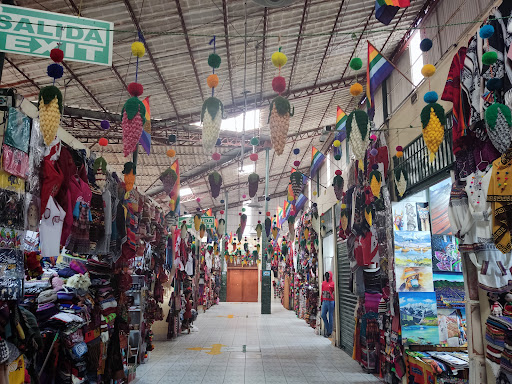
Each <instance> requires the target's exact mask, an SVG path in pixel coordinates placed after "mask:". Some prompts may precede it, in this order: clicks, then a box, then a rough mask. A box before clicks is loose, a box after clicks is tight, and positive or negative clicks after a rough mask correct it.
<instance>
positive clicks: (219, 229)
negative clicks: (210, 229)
mask: <svg viewBox="0 0 512 384" xmlns="http://www.w3.org/2000/svg"><path fill="white" fill-rule="evenodd" d="M225 232H226V220H224V219H219V224H218V225H217V235H219V236H222V235H224V233H225Z"/></svg>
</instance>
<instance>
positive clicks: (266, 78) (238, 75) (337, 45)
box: [2, 0, 424, 210]
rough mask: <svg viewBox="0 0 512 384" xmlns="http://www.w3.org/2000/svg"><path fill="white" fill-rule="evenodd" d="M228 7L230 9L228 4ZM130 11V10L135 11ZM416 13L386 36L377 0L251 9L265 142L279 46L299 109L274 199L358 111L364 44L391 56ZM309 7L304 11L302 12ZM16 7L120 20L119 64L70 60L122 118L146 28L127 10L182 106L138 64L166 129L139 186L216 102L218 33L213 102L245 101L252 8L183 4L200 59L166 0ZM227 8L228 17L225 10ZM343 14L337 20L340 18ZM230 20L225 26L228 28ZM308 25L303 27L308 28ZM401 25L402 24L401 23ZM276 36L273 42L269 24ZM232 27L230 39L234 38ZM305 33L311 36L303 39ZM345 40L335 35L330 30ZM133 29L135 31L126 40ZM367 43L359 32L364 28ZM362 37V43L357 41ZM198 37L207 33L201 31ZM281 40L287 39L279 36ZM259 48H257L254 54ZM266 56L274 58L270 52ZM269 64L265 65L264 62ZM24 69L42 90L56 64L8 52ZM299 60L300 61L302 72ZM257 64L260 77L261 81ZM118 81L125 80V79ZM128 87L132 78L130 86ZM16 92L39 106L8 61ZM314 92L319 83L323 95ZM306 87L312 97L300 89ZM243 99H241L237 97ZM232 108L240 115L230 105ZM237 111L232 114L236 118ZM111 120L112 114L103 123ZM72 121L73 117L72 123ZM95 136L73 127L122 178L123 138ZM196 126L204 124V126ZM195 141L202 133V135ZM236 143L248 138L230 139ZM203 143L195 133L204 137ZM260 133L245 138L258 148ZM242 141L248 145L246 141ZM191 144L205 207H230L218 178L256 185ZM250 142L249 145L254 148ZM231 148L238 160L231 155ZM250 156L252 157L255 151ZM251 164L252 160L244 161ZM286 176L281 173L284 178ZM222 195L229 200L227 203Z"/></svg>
mask: <svg viewBox="0 0 512 384" xmlns="http://www.w3.org/2000/svg"><path fill="white" fill-rule="evenodd" d="M223 1H225V4H223ZM127 3H128V5H127ZM411 3H412V4H411V6H410V7H409V8H407V9H404V10H400V11H399V12H398V14H397V16H396V18H395V20H394V21H393V22H392V23H391V25H390V26H389V28H393V27H395V26H396V27H397V28H398V30H397V31H395V32H393V33H390V32H389V31H383V32H380V33H368V31H372V30H374V29H379V30H382V29H383V28H385V27H384V26H383V25H382V24H380V23H379V22H378V21H377V20H375V17H374V16H373V7H374V5H375V2H374V0H344V1H329V0H309V1H306V3H304V2H303V1H297V2H296V3H294V4H293V5H292V6H290V7H287V8H283V9H267V11H266V12H265V9H264V8H262V7H260V6H258V5H256V4H254V3H253V2H251V1H248V2H247V31H248V35H249V37H248V39H247V40H248V41H247V74H246V75H247V77H246V87H247V90H248V92H249V93H248V99H247V105H248V107H249V108H253V107H254V100H255V95H256V96H257V104H258V106H260V105H263V107H262V109H261V115H260V129H259V135H261V136H266V137H268V136H269V130H268V124H267V117H268V103H267V102H266V100H268V99H269V98H271V97H272V96H273V95H274V92H273V90H272V86H271V83H272V78H273V77H274V76H276V75H277V73H278V71H277V69H276V68H274V67H273V66H272V64H271V62H270V56H271V54H272V53H273V52H275V51H276V50H277V49H278V47H279V46H282V51H283V52H285V53H286V54H287V56H288V64H287V65H286V66H285V67H283V69H282V71H281V75H282V76H284V77H285V79H286V81H287V85H288V83H289V82H290V79H291V84H290V91H291V92H290V96H289V98H290V101H291V104H292V105H293V106H294V107H295V116H294V117H292V118H291V120H290V129H289V135H292V137H290V138H289V139H288V144H287V145H286V148H285V152H284V153H283V155H281V156H276V155H274V151H273V150H270V156H271V164H272V167H271V170H270V174H271V176H272V175H274V178H273V179H272V181H271V182H270V188H269V191H270V192H269V193H271V194H279V193H281V192H283V191H284V190H286V188H287V184H288V173H289V171H290V168H291V166H292V164H293V161H295V160H299V161H301V165H300V167H308V166H309V161H310V156H311V155H310V151H311V147H312V146H317V147H321V145H322V143H321V142H320V133H321V130H322V129H323V127H325V126H326V125H333V124H334V123H335V117H336V106H337V105H340V106H341V107H342V108H343V109H345V110H346V111H347V113H348V112H350V111H351V110H352V109H353V108H354V107H355V105H356V103H357V101H358V100H356V99H354V98H352V97H351V96H350V94H349V92H348V89H347V85H350V83H353V82H355V79H352V77H353V76H357V80H359V82H361V83H363V84H364V82H365V77H366V75H365V67H363V68H362V69H361V70H360V71H359V72H358V73H355V72H354V71H352V70H351V69H350V68H349V67H348V63H349V60H350V58H351V57H356V56H358V57H361V58H362V59H363V62H366V43H365V40H366V39H369V40H371V41H372V43H373V44H374V45H375V46H376V47H377V48H378V49H382V51H383V53H385V54H391V53H392V52H393V51H394V49H395V48H396V46H397V44H398V42H399V41H400V39H401V38H402V36H403V35H404V34H405V30H404V29H406V28H408V27H409V26H410V25H411V24H412V22H413V21H414V20H415V18H416V16H417V14H418V12H419V11H420V9H421V8H422V6H423V5H424V2H420V1H412V2H411ZM305 4H306V7H304V5H305ZM17 5H19V6H23V7H29V8H37V9H44V10H47V11H51V12H61V13H66V14H75V15H76V14H77V12H76V11H77V9H80V7H81V9H80V11H81V15H82V16H84V17H89V18H96V19H101V20H106V21H111V22H113V23H114V25H115V30H116V31H117V32H115V33H114V54H113V68H108V67H102V66H91V65H88V64H83V63H77V62H67V65H68V66H69V67H70V68H71V70H72V71H73V73H74V75H76V77H77V78H78V79H80V81H81V82H82V83H83V85H84V86H85V87H86V88H87V90H88V91H89V92H90V93H91V94H92V95H94V96H95V98H96V99H97V100H98V101H99V103H100V104H101V106H102V107H104V108H105V109H106V110H107V111H109V112H111V113H113V114H119V113H120V110H121V108H122V106H123V104H124V102H125V101H126V99H127V98H128V93H127V92H126V90H125V88H124V85H123V82H124V83H126V84H127V83H130V82H132V81H134V78H135V67H136V66H135V60H134V58H133V57H132V56H131V50H130V46H131V44H132V42H133V41H135V40H136V39H137V33H136V27H135V25H134V23H133V20H132V17H131V15H130V13H129V8H130V7H131V8H132V9H133V13H134V15H135V17H136V19H137V20H138V24H139V25H140V27H141V29H142V31H143V32H144V36H145V40H146V43H147V46H148V48H149V50H150V51H151V54H152V56H153V58H154V62H155V65H156V67H157V68H158V71H159V72H160V75H161V77H162V78H163V80H164V82H165V86H166V88H167V89H168V90H169V93H170V95H171V97H172V99H173V101H174V104H175V106H176V110H175V109H174V108H173V106H172V105H171V102H170V98H169V96H168V94H167V92H166V90H165V88H164V85H163V84H162V83H161V81H160V78H159V76H158V74H157V73H156V71H155V68H154V66H153V64H152V63H151V60H150V58H149V56H148V55H147V54H146V56H144V57H143V58H142V59H141V60H140V61H139V75H138V81H139V82H140V83H141V84H143V86H144V96H147V95H150V96H151V99H150V103H151V113H152V118H154V119H163V120H164V121H167V123H166V124H167V127H169V128H168V129H160V130H155V132H154V133H153V136H154V141H153V146H152V152H151V155H150V156H147V155H146V154H145V153H142V149H141V153H140V154H139V157H138V162H139V165H138V167H137V171H138V172H137V173H138V179H137V184H138V185H139V187H140V188H141V189H142V190H146V189H148V188H149V187H150V186H153V187H154V186H159V185H161V184H160V181H158V175H159V174H160V173H161V172H163V171H164V170H165V169H166V168H167V167H168V166H169V165H170V164H171V161H172V160H173V159H169V158H168V157H167V156H166V155H165V152H166V150H167V149H168V148H169V146H168V145H166V144H165V143H166V139H167V135H168V134H169V133H170V132H171V131H172V132H176V133H178V136H179V135H180V134H181V133H182V132H183V134H184V135H185V134H186V132H187V130H186V129H187V127H188V128H190V126H188V125H187V123H190V122H194V121H197V120H198V116H197V112H198V111H200V110H201V106H202V100H203V98H206V97H208V96H209V93H210V90H209V89H208V87H207V86H206V77H207V76H208V75H209V74H210V73H211V68H210V67H209V66H208V64H207V59H208V55H209V54H210V53H211V52H212V51H211V46H209V45H208V42H209V40H210V38H211V35H216V36H217V38H216V49H217V53H218V54H219V55H220V56H221V58H222V64H221V67H220V68H219V69H218V70H216V73H217V74H218V76H219V78H220V84H219V87H218V88H217V89H216V93H215V96H216V97H218V98H219V99H220V100H222V101H223V103H224V105H225V106H229V105H233V104H238V105H241V104H242V103H243V81H244V50H245V48H246V47H245V44H244V38H243V34H244V19H245V7H244V1H242V0H229V1H228V0H196V1H190V0H186V1H185V0H180V6H181V9H182V16H183V21H184V24H185V28H186V31H187V32H188V34H189V35H188V39H189V43H190V48H191V49H190V52H189V51H188V49H187V44H186V41H185V37H184V35H172V34H171V33H183V28H182V25H181V19H180V14H179V12H178V9H177V6H176V2H175V1H164V0H143V1H134V0H114V1H109V2H105V1H100V0H88V1H83V2H75V1H73V0H43V1H41V0H40V1H38V2H36V1H33V0H18V1H17ZM223 5H225V9H226V15H224V13H223ZM340 7H341V12H340V16H339V18H338V20H337V23H336V24H334V23H335V20H336V15H337V13H338V12H339V11H340ZM224 16H226V20H227V25H226V26H225V25H224ZM301 20H304V24H303V25H302V28H301ZM398 20H399V22H398V23H397V21H398ZM265 26H266V32H267V35H266V37H265V38H263V31H264V27H265ZM225 27H227V31H228V38H227V39H226V38H225V36H224V31H225ZM300 30H302V33H303V34H304V35H303V36H300V37H299V36H297V34H298V33H299V31H300ZM333 30H334V31H335V32H337V33H343V34H340V35H335V36H333V37H332V38H330V35H329V34H330V33H331V32H332V31H333ZM121 31H125V32H121ZM363 31H364V33H363V36H361V39H360V35H361V32H363ZM154 32H158V33H162V32H167V33H169V34H167V35H158V34H155V33H154ZM352 32H355V35H351V33H352ZM196 34H197V35H196ZM279 35H280V36H281V39H280V41H279V39H278V37H277V36H279ZM226 43H228V44H229V52H230V57H229V58H228V57H227V49H226V48H227V46H226ZM256 45H258V46H257V47H256ZM263 48H264V52H263ZM296 49H297V57H296V58H295V60H294V57H293V56H294V53H295V50H296ZM263 56H264V57H265V62H263V63H262V62H261V60H262V58H263ZM8 58H9V60H11V61H12V62H13V63H15V65H16V66H17V67H18V68H19V69H20V70H21V71H22V72H23V73H24V74H25V75H26V76H28V77H29V78H30V79H32V80H33V81H34V82H35V83H36V84H37V85H38V86H39V87H43V86H45V85H49V84H50V83H51V79H50V78H49V77H48V76H47V75H46V67H47V65H48V64H49V63H50V61H49V60H47V59H41V58H35V57H28V56H20V55H8ZM228 60H229V63H230V66H231V78H230V76H229V70H228ZM292 63H295V65H294V66H293V65H292ZM193 65H195V68H196V70H197V74H198V77H199V81H200V82H201V88H202V91H203V94H201V93H200V91H199V87H198V83H197V79H196V77H195V73H194V67H193ZM255 65H257V73H255ZM116 72H117V73H118V74H119V77H120V78H121V79H120V78H119V77H118V76H117V75H116ZM342 76H344V79H352V80H350V81H349V83H348V84H347V85H343V83H342V82H340V84H339V85H334V86H333V87H334V90H332V89H330V88H329V87H328V86H324V85H326V84H332V83H336V82H338V81H340V80H343V79H342ZM121 80H122V81H121ZM15 83H16V84H17V86H16V88H17V91H18V92H19V93H20V94H22V95H24V96H25V97H27V98H28V99H30V100H32V101H34V100H36V99H37V93H38V89H37V88H36V87H35V86H34V85H33V84H32V83H30V82H29V81H27V80H26V79H25V78H24V77H23V76H22V75H21V74H20V73H19V71H18V70H16V69H15V68H14V67H12V66H11V65H9V64H7V63H6V65H5V68H4V73H3V78H2V84H15ZM57 83H58V86H59V87H60V88H61V89H62V90H63V94H65V101H64V103H65V105H66V106H70V107H76V108H80V109H83V110H93V111H102V109H101V108H100V106H99V105H98V104H97V103H96V102H95V101H94V100H93V99H92V98H91V97H90V96H89V94H88V93H87V91H86V90H85V89H84V87H82V86H81V85H80V84H79V83H78V82H77V81H76V80H73V78H72V76H71V74H70V73H68V71H65V72H64V77H63V78H62V79H60V80H58V81H57ZM315 87H317V88H316V89H315ZM304 89H307V90H308V92H310V93H309V94H310V95H311V94H312V96H308V95H307V94H306V93H305V92H302V91H301V92H298V90H304ZM231 90H232V92H233V96H232V94H231ZM230 111H231V112H232V111H233V109H230ZM176 112H177V113H178V114H179V116H180V122H179V124H177V123H176V120H177V119H176V118H177V116H176ZM232 113H233V112H232ZM106 117H107V114H105V118H106ZM67 121H68V120H66V122H67ZM87 127H88V128H85V125H83V123H82V125H80V124H76V123H75V125H74V126H71V123H69V126H68V130H69V131H70V132H71V133H72V134H74V135H75V136H77V137H78V138H80V139H81V140H82V141H84V142H87V143H88V146H89V147H90V148H91V149H93V150H94V151H97V152H98V153H100V154H102V155H103V156H104V157H105V158H106V160H107V162H108V163H109V164H110V166H111V167H112V168H113V169H115V170H116V171H118V172H120V171H121V170H122V167H123V164H124V162H125V161H127V160H128V159H126V158H124V157H123V154H122V142H121V141H120V140H121V135H120V134H119V133H115V132H103V131H101V130H99V129H97V128H90V127H89V126H87ZM196 128H197V127H196ZM313 129H316V130H318V133H316V134H308V135H303V136H300V135H298V136H297V134H298V133H301V132H307V131H311V130H313ZM104 135H105V136H106V137H108V138H109V139H110V140H111V142H112V144H110V145H109V146H108V147H106V148H104V149H100V148H99V146H98V145H97V144H95V140H97V139H98V138H100V137H102V136H104ZM196 136H197V135H196ZM231 136H235V138H234V139H236V136H238V137H239V136H240V133H238V134H234V135H233V134H232V135H231ZM194 137H195V136H194ZM249 139H250V136H249V135H248V136H246V140H249ZM238 140H239V138H238ZM186 144H187V145H181V144H180V145H178V146H176V147H175V149H176V150H177V157H176V158H177V159H179V162H180V168H181V172H182V174H190V175H193V174H194V175H195V173H197V172H199V171H202V174H203V177H197V176H196V177H194V178H192V179H191V181H190V185H189V186H190V187H191V188H192V190H193V193H194V197H200V198H201V202H200V204H199V205H200V206H201V207H203V208H205V207H209V206H212V205H220V204H219V202H218V201H213V200H212V199H211V197H210V195H209V189H208V186H207V174H208V172H209V171H211V170H213V169H214V168H215V169H218V170H219V172H220V173H221V174H222V177H223V179H224V184H225V185H234V184H237V183H238V182H239V181H240V182H242V181H244V182H245V181H246V179H247V174H244V175H241V174H240V173H239V170H238V168H239V164H238V163H236V162H232V163H230V164H229V165H227V166H221V164H220V163H222V162H223V161H221V162H220V163H219V164H218V165H217V167H214V166H213V167H211V168H210V169H208V167H205V166H204V164H205V163H206V162H207V161H210V160H211V159H210V156H207V155H205V154H204V153H203V150H202V147H201V143H200V141H199V138H198V141H197V142H193V140H192V141H190V140H189V141H188V142H187V143H186ZM247 144H248V143H247ZM294 148H299V149H300V151H301V153H300V154H299V155H298V156H296V155H294V154H293V153H292V151H293V149H294ZM258 150H259V151H260V152H259V156H260V159H259V160H258V162H257V166H256V172H257V173H258V174H260V175H261V176H263V175H264V174H265V172H264V153H265V152H264V151H262V148H258ZM218 151H219V152H220V153H223V154H231V153H232V151H233V147H232V146H230V147H228V146H226V147H222V146H221V147H219V148H218ZM230 151H231V152H230ZM247 156H248V153H247ZM247 164H252V162H251V161H250V160H249V159H248V158H246V159H245V160H244V165H247ZM280 174H282V175H283V176H282V177H281V178H279V177H277V176H275V175H280ZM263 190H264V184H263V183H261V185H260V187H259V193H258V194H259V195H262V194H263ZM246 193H248V192H247V187H242V188H241V189H240V190H231V191H229V201H230V202H233V201H238V200H243V199H242V198H241V196H242V195H243V194H246ZM221 198H223V196H221V197H219V199H218V200H220V199H221ZM196 206H198V204H197V202H196V201H195V200H192V201H189V202H187V203H186V204H185V207H186V209H188V210H195V208H196Z"/></svg>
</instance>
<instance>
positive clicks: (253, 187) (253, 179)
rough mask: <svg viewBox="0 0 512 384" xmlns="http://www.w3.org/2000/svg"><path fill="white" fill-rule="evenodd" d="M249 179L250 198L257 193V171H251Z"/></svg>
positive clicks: (258, 178) (258, 177)
mask: <svg viewBox="0 0 512 384" xmlns="http://www.w3.org/2000/svg"><path fill="white" fill-rule="evenodd" d="M248 181H249V197H250V198H251V199H252V198H253V197H254V196H256V193H258V184H259V182H260V176H259V175H258V174H257V173H251V174H250V175H249V177H248Z"/></svg>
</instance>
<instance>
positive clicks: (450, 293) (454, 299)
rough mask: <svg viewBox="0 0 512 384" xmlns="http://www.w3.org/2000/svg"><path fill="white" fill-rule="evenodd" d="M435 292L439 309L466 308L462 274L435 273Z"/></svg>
mask: <svg viewBox="0 0 512 384" xmlns="http://www.w3.org/2000/svg"><path fill="white" fill-rule="evenodd" d="M434 291H435V293H436V301H437V307H438V308H465V306H466V304H465V296H466V295H465V291H464V276H463V275H462V273H443V272H434Z"/></svg>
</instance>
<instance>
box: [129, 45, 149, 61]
mask: <svg viewBox="0 0 512 384" xmlns="http://www.w3.org/2000/svg"><path fill="white" fill-rule="evenodd" d="M145 54H146V48H145V47H144V44H143V43H141V42H140V41H135V42H134V43H132V55H133V56H135V57H137V58H138V59H140V58H142V57H143V56H144V55H145Z"/></svg>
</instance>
